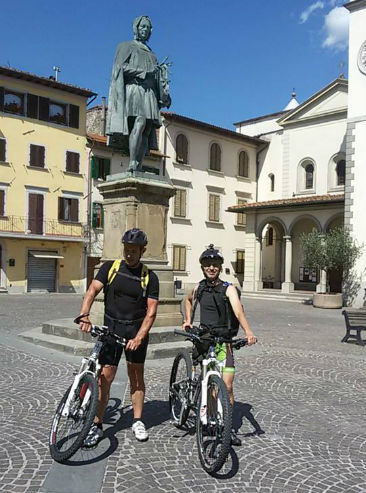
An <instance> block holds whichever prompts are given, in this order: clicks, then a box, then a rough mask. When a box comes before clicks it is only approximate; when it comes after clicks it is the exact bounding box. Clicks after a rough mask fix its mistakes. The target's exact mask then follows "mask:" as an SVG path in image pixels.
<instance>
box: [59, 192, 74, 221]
mask: <svg viewBox="0 0 366 493" xmlns="http://www.w3.org/2000/svg"><path fill="white" fill-rule="evenodd" d="M58 218H59V220H60V221H67V222H72V223H77V222H78V221H79V200H78V199H71V198H68V197H59V199H58Z"/></svg>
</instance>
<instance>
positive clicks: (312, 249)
mask: <svg viewBox="0 0 366 493" xmlns="http://www.w3.org/2000/svg"><path fill="white" fill-rule="evenodd" d="M300 242H301V247H302V251H303V256H304V266H305V267H313V268H314V267H315V268H317V269H320V270H324V271H325V272H326V275H327V288H326V289H327V292H329V271H331V270H338V271H340V272H342V273H343V276H344V277H345V276H347V275H348V274H349V273H350V271H351V269H352V267H353V266H354V264H355V262H356V260H357V258H358V257H359V256H360V254H361V247H359V246H357V245H356V243H355V242H354V240H353V239H352V237H351V235H350V233H349V231H348V230H346V229H344V228H334V229H331V230H330V231H328V232H327V233H320V232H318V231H312V232H311V233H302V234H301V235H300Z"/></svg>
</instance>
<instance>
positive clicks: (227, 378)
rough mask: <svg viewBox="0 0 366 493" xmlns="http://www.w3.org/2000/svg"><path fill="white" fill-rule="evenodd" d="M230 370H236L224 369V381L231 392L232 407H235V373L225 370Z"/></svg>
mask: <svg viewBox="0 0 366 493" xmlns="http://www.w3.org/2000/svg"><path fill="white" fill-rule="evenodd" d="M228 369H229V370H231V369H232V370H234V368H225V369H224V372H223V374H222V379H223V380H224V382H225V385H226V387H227V390H228V391H229V396H230V404H231V407H234V403H235V400H234V389H233V383H234V376H235V373H234V372H230V373H228V372H227V371H225V370H228Z"/></svg>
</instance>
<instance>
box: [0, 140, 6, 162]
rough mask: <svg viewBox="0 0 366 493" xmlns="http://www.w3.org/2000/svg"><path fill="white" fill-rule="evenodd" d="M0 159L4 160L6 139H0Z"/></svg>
mask: <svg viewBox="0 0 366 493" xmlns="http://www.w3.org/2000/svg"><path fill="white" fill-rule="evenodd" d="M0 161H2V162H5V161H6V140H5V139H0Z"/></svg>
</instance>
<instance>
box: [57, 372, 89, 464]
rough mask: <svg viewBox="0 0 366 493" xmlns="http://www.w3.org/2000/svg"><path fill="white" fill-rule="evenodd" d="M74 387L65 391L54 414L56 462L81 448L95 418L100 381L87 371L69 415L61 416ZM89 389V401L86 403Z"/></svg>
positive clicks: (75, 395)
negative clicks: (98, 382)
mask: <svg viewBox="0 0 366 493" xmlns="http://www.w3.org/2000/svg"><path fill="white" fill-rule="evenodd" d="M70 391H71V386H70V387H69V388H68V390H67V391H66V392H65V394H64V396H63V397H62V399H61V401H60V404H59V405H58V407H57V410H56V413H55V415H54V417H53V421H52V426H51V430H50V437H49V447H50V453H51V457H52V458H53V459H54V460H55V461H57V462H64V461H66V460H67V459H69V458H70V457H71V456H72V455H74V454H75V452H76V451H77V450H78V449H79V448H80V447H81V445H82V444H83V442H84V439H85V437H86V435H87V434H88V432H89V429H90V427H91V425H92V423H93V421H94V416H95V411H96V407H97V402H98V384H97V381H96V379H95V378H94V377H93V375H91V374H89V373H85V374H84V375H83V376H82V377H81V379H80V381H79V383H78V386H77V387H76V389H75V392H74V395H73V396H72V398H71V402H70V408H69V412H68V415H67V416H63V415H62V411H63V409H64V406H65V403H66V401H67V398H68V396H69V393H70ZM87 391H89V392H90V396H89V399H88V401H87V402H86V403H85V402H84V405H83V401H84V400H85V395H86V393H87Z"/></svg>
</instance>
